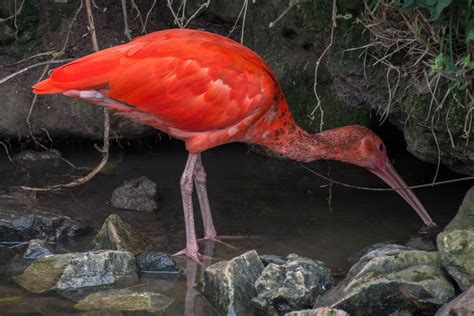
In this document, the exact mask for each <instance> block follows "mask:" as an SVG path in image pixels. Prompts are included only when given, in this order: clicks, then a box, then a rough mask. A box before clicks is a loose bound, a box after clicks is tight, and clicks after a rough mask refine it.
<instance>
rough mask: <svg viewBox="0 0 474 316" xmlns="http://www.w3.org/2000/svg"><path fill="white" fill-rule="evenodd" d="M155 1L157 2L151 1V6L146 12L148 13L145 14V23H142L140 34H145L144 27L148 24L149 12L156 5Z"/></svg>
mask: <svg viewBox="0 0 474 316" xmlns="http://www.w3.org/2000/svg"><path fill="white" fill-rule="evenodd" d="M156 1H157V0H153V4H152V5H151V7H150V10H148V12H147V13H146V18H145V23H144V25H143V29H142V34H145V33H146V25H147V23H148V18H149V17H150V14H151V12H152V11H153V8H154V7H155V5H156Z"/></svg>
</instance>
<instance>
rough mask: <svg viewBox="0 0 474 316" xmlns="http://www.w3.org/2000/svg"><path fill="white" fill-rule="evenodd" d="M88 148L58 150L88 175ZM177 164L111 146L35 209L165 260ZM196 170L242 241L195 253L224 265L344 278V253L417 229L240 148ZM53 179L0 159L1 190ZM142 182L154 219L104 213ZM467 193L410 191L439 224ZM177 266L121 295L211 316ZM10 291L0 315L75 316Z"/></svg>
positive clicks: (191, 268)
mask: <svg viewBox="0 0 474 316" xmlns="http://www.w3.org/2000/svg"><path fill="white" fill-rule="evenodd" d="M153 146H154V147H153ZM72 147H73V148H72ZM90 147H91V146H85V145H83V147H81V146H67V147H65V148H63V152H64V155H65V156H66V157H67V158H68V159H70V160H71V161H72V162H74V163H75V164H76V165H78V166H93V165H94V164H95V163H97V160H98V158H97V156H98V154H97V153H96V152H94V151H92V150H90ZM185 161H186V153H185V151H184V149H183V146H182V144H180V143H175V142H169V143H165V144H164V145H163V144H161V145H159V146H156V145H152V146H151V147H149V146H146V145H142V146H134V147H133V149H129V148H128V147H127V149H120V148H119V147H117V146H116V148H114V150H113V152H112V159H111V164H110V165H111V166H110V167H108V168H107V172H106V173H104V174H100V175H99V176H97V177H96V178H94V179H93V180H92V181H91V182H89V183H87V184H86V185H84V186H81V187H79V188H75V189H72V190H67V191H63V192H59V193H47V194H38V195H37V201H38V203H39V204H40V205H42V206H47V207H52V208H55V209H60V210H62V211H63V212H64V213H65V214H66V215H69V216H71V217H73V218H75V219H80V220H82V221H84V222H86V223H87V224H89V225H90V226H92V227H94V228H96V229H98V228H99V227H100V226H101V225H102V223H103V220H104V219H105V218H106V217H107V216H108V215H110V214H112V213H117V214H120V215H121V216H122V217H123V218H124V219H125V220H127V221H128V222H130V223H131V224H132V225H133V226H135V227H137V228H138V229H139V230H141V231H143V232H144V233H145V234H146V235H147V236H148V237H149V238H150V239H151V240H152V241H153V244H154V249H155V250H159V251H165V252H175V251H178V250H180V249H182V248H183V247H184V244H185V239H184V222H183V215H182V209H181V204H180V203H181V197H180V191H179V178H180V174H181V172H182V170H183V168H184V164H185ZM203 162H204V166H205V168H206V171H207V173H208V191H209V197H210V201H211V208H212V209H213V215H214V220H215V224H216V228H217V230H218V233H220V234H222V235H238V236H250V238H242V239H236V240H229V242H230V243H231V244H232V245H233V246H235V247H237V249H236V250H233V249H230V248H227V247H225V246H222V245H220V244H216V245H213V244H211V243H206V244H204V243H202V244H201V249H202V251H203V252H205V253H207V254H209V255H212V256H213V257H216V258H221V259H226V258H230V257H233V256H235V255H238V254H241V253H243V252H245V251H247V250H250V249H256V250H257V252H258V253H259V254H274V255H282V256H286V255H288V254H289V253H297V254H299V255H302V256H307V257H310V258H314V259H318V260H322V261H324V262H326V264H327V265H328V266H329V267H331V268H332V269H347V268H349V266H350V264H349V262H348V261H347V258H348V257H349V256H350V255H351V254H353V253H354V252H356V251H358V250H360V249H362V248H364V247H366V246H368V245H370V244H372V243H376V242H383V241H401V242H406V241H407V240H408V239H409V238H410V237H412V236H413V235H415V234H416V233H417V231H418V230H419V229H420V228H421V226H422V222H421V220H420V219H419V218H418V217H417V215H416V213H415V212H414V211H413V210H411V209H410V207H409V206H408V205H407V204H406V203H405V202H404V201H403V200H402V199H401V198H400V197H399V196H398V195H397V194H396V193H394V192H369V191H358V190H354V189H347V188H342V187H337V186H333V187H332V190H331V198H330V200H331V202H330V203H328V197H329V187H328V186H327V183H326V182H325V181H324V180H321V179H319V178H318V177H316V176H314V175H312V174H310V173H309V172H308V171H306V170H304V169H303V168H301V166H300V165H299V164H297V163H294V162H290V161H282V160H276V159H272V158H269V157H266V156H262V155H258V154H255V153H253V152H249V150H248V148H247V147H245V146H243V145H239V144H232V145H226V146H222V147H219V148H216V149H213V150H210V151H208V152H206V153H204V154H203ZM394 165H395V168H397V170H398V171H399V173H400V174H401V175H402V176H403V178H404V179H405V180H406V182H408V183H409V184H419V183H424V182H429V181H431V180H432V176H433V174H434V170H435V168H434V166H431V165H426V164H423V163H421V162H419V161H417V160H416V159H414V158H404V159H397V160H396V161H395V162H394ZM328 166H329V164H328V163H327V162H319V163H314V164H312V165H311V167H312V168H315V169H317V170H319V171H322V172H323V173H327V170H328ZM330 167H331V176H332V177H334V178H335V179H338V180H340V181H345V182H348V183H352V184H358V185H364V186H372V187H380V186H384V185H383V183H381V182H380V181H379V180H378V179H377V178H375V176H373V175H372V174H370V173H369V172H367V171H365V170H362V169H359V168H356V167H352V166H349V165H345V164H338V163H333V162H332V163H331V164H330ZM62 173H63V172H62V171H61V170H57V171H54V170H49V171H48V174H47V175H45V174H44V173H41V175H40V176H38V175H35V174H34V172H33V171H32V172H31V173H30V175H29V178H26V176H25V175H24V173H21V172H20V173H19V172H18V171H15V168H14V166H13V165H12V164H11V163H9V162H8V160H7V159H6V157H3V155H2V158H0V185H2V186H9V185H12V184H19V182H23V183H24V181H30V182H31V183H34V182H35V181H40V182H43V183H45V182H47V181H53V182H54V181H55V182H58V181H63V182H64V181H67V180H70V178H67V179H65V178H64V177H63V178H61V177H59V176H55V175H54V174H56V175H61V174H62ZM142 175H145V176H147V177H149V178H151V179H152V180H154V181H156V182H157V184H158V187H159V200H158V204H159V210H158V211H156V212H154V213H152V214H143V213H139V212H133V211H120V210H117V209H114V208H112V207H111V206H110V205H109V199H110V195H111V192H112V190H113V189H114V188H115V187H117V186H118V185H120V184H121V183H122V182H123V181H124V180H126V179H129V178H132V177H137V176H142ZM443 177H444V178H452V177H456V175H454V174H451V173H449V172H446V171H445V172H442V174H441V178H443ZM468 187H469V184H458V185H448V186H439V187H435V188H427V189H421V190H417V191H416V193H417V195H418V197H419V198H420V200H421V201H422V202H423V203H424V204H425V206H426V208H427V210H428V211H429V212H430V214H431V215H432V217H433V218H434V220H435V221H436V222H437V223H439V224H441V225H445V224H446V223H447V222H449V220H450V219H451V218H452V217H453V216H454V214H455V212H456V210H457V207H458V206H459V204H460V203H461V200H462V197H463V196H464V193H465V192H466V191H467V189H468ZM329 204H330V205H329ZM195 212H196V219H197V226H198V234H202V230H201V224H200V222H199V210H198V209H197V208H196V209H195ZM92 235H93V234H92ZM92 235H91V236H92ZM91 236H88V237H86V238H84V240H80V241H79V242H78V243H76V244H68V245H64V246H65V247H66V248H68V249H69V250H70V251H72V250H84V249H83V247H84V245H85V244H86V243H87V241H88V238H90V237H91ZM177 261H178V263H179V264H180V265H181V266H182V267H183V269H184V270H186V274H187V278H186V277H185V276H183V277H180V278H177V279H169V278H165V279H164V278H162V277H145V278H141V279H140V280H139V282H138V283H137V284H134V285H131V286H134V287H137V288H139V287H143V288H149V287H150V286H151V287H154V288H158V289H160V291H161V292H162V293H164V294H166V295H168V296H171V297H173V298H174V299H175V302H174V303H173V306H172V308H171V309H170V311H169V315H183V314H185V315H212V313H213V312H212V308H211V307H210V306H209V305H208V304H207V303H206V301H205V299H204V298H202V297H201V296H200V294H199V292H198V290H197V288H196V287H193V286H194V285H195V284H196V282H197V281H198V279H199V277H200V267H198V266H196V265H195V264H193V263H192V262H189V261H186V259H184V258H177ZM5 287H7V288H8V289H9V290H10V288H11V287H15V285H14V284H13V283H11V281H9V280H8V279H6V278H4V279H3V280H0V294H1V293H2V291H3V290H4V289H5ZM16 291H18V296H20V297H21V296H24V297H26V299H18V300H17V301H15V302H3V303H2V302H1V301H0V315H2V316H3V315H19V314H28V313H29V314H35V315H36V314H38V315H40V314H43V315H63V314H64V315H68V314H80V313H78V312H77V311H74V309H73V307H72V306H73V305H74V302H72V301H69V300H67V299H64V298H62V297H59V296H55V295H49V296H45V295H43V296H39V295H31V294H27V293H25V292H24V291H21V290H20V289H17V290H16ZM88 315H91V314H90V313H89V314H88ZM93 315H107V313H94V314H93Z"/></svg>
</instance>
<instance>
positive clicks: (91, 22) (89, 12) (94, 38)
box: [20, 0, 110, 192]
mask: <svg viewBox="0 0 474 316" xmlns="http://www.w3.org/2000/svg"><path fill="white" fill-rule="evenodd" d="M85 4H86V12H87V17H88V21H89V32H90V33H91V40H92V46H93V47H94V51H98V50H99V45H98V43H97V35H96V32H95V26H94V18H93V16H92V7H91V0H85ZM109 145H110V117H109V112H108V111H107V110H106V109H105V108H104V138H103V146H102V148H101V149H100V150H99V151H100V152H101V154H102V160H101V161H100V163H99V164H98V165H97V166H96V167H95V168H94V169H93V170H92V171H91V172H89V173H88V174H87V175H85V176H83V177H81V178H78V179H76V180H74V181H71V182H69V183H65V184H55V185H50V186H47V187H44V188H36V187H27V186H21V187H20V188H21V189H23V190H28V191H36V192H49V191H56V190H60V189H64V188H72V187H76V186H79V185H81V184H84V183H86V182H88V181H89V180H91V179H92V178H94V177H95V176H96V175H97V174H98V173H99V172H100V170H102V168H103V167H104V166H105V165H106V164H107V161H108V159H109Z"/></svg>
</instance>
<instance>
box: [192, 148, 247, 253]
mask: <svg viewBox="0 0 474 316" xmlns="http://www.w3.org/2000/svg"><path fill="white" fill-rule="evenodd" d="M198 155H199V156H198V158H197V160H196V167H195V168H194V184H195V186H196V192H197V196H198V200H199V207H200V208H201V215H202V222H203V226H204V238H202V239H204V240H212V241H215V242H218V243H220V244H223V245H225V246H227V247H229V248H231V249H236V247H234V246H232V245H230V244H228V243H226V242H223V241H222V240H221V239H237V238H240V237H238V236H217V233H216V228H215V226H214V221H213V219H212V213H211V207H210V206H209V198H208V196H207V188H206V178H207V175H206V171H205V170H204V166H203V165H202V159H201V154H198Z"/></svg>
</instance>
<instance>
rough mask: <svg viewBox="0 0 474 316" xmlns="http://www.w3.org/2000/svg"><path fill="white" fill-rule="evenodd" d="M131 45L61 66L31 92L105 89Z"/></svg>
mask: <svg viewBox="0 0 474 316" xmlns="http://www.w3.org/2000/svg"><path fill="white" fill-rule="evenodd" d="M132 43H133V42H132ZM132 43H128V44H124V45H120V46H115V47H112V48H109V49H105V50H102V51H99V52H97V53H94V54H91V55H87V56H85V57H82V58H79V59H77V60H74V61H72V62H70V63H68V64H66V65H63V66H61V67H59V68H57V69H55V70H54V71H53V72H52V73H51V75H50V77H49V78H48V79H46V80H43V81H41V82H39V83H37V84H35V85H34V86H33V92H34V93H36V94H54V93H61V92H65V91H68V90H95V89H101V88H105V87H106V86H107V84H108V82H109V81H110V79H111V77H112V76H113V73H114V72H115V70H116V69H117V68H118V67H119V66H120V59H121V57H122V56H123V55H124V54H126V53H127V51H128V50H129V49H130V48H131V47H133V45H131V44H132Z"/></svg>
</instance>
